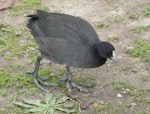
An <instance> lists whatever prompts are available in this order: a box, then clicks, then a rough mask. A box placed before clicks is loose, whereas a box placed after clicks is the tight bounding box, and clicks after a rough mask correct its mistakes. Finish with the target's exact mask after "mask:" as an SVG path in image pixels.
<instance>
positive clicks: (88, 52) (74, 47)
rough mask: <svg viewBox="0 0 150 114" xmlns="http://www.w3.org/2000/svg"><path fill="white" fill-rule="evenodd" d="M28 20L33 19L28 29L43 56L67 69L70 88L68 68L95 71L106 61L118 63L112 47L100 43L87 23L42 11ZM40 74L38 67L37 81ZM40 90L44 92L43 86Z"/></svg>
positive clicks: (69, 81)
mask: <svg viewBox="0 0 150 114" xmlns="http://www.w3.org/2000/svg"><path fill="white" fill-rule="evenodd" d="M28 17H30V19H29V23H28V25H27V27H28V28H29V29H30V30H31V33H32V35H33V36H34V38H35V39H36V42H37V43H38V45H39V51H40V53H41V55H42V56H44V57H46V58H47V59H49V60H51V61H53V62H55V63H59V64H64V65H66V66H67V68H66V70H67V78H66V80H67V82H68V83H69V84H70V85H71V86H73V85H72V84H71V83H72V80H71V79H70V80H69V79H68V78H70V77H71V76H70V70H69V66H72V67H78V68H95V67H99V66H101V65H103V64H104V63H105V62H106V60H107V58H110V59H113V60H114V61H116V59H115V48H114V47H113V45H112V44H110V43H108V42H103V41H100V39H99V38H98V35H97V34H96V32H95V30H94V29H93V27H92V26H91V25H90V24H89V23H88V22H87V21H85V20H83V19H81V18H79V17H74V16H71V15H66V14H59V13H47V12H44V11H41V10H37V14H35V15H29V16H28ZM42 56H40V57H42ZM40 57H38V58H40ZM41 59H42V58H40V59H37V61H40V60H41ZM36 67H37V65H36ZM38 67H39V66H38ZM35 72H36V73H35ZM37 72H38V69H37V70H36V68H35V71H34V73H33V76H34V75H35V74H36V75H37V76H34V77H36V78H38V73H37ZM37 82H38V81H37ZM39 82H40V81H39ZM35 83H36V82H35ZM79 85H80V84H77V86H79ZM81 85H82V84H81ZM38 86H39V85H38ZM40 88H41V89H44V88H43V87H41V86H40ZM77 88H78V87H77ZM68 89H70V88H69V87H68ZM70 91H71V90H70Z"/></svg>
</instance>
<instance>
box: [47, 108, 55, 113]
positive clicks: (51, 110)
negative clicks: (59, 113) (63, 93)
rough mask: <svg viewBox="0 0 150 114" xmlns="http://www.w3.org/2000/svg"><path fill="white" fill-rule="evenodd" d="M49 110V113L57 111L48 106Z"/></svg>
mask: <svg viewBox="0 0 150 114" xmlns="http://www.w3.org/2000/svg"><path fill="white" fill-rule="evenodd" d="M47 111H48V113H49V114H54V112H55V110H54V109H53V108H51V107H50V108H48V109H47Z"/></svg>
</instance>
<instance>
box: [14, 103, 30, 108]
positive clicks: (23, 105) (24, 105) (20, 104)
mask: <svg viewBox="0 0 150 114" xmlns="http://www.w3.org/2000/svg"><path fill="white" fill-rule="evenodd" d="M14 104H15V105H18V106H21V107H24V108H32V107H33V106H32V105H28V104H25V103H21V102H14Z"/></svg>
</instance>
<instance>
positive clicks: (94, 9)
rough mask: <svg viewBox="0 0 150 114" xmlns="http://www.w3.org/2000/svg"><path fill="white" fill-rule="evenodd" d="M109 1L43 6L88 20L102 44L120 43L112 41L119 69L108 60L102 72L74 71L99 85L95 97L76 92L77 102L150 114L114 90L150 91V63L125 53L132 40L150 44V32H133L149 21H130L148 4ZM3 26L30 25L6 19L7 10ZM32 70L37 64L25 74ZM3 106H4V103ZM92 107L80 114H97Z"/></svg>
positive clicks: (54, 1)
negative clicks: (124, 86)
mask: <svg viewBox="0 0 150 114" xmlns="http://www.w3.org/2000/svg"><path fill="white" fill-rule="evenodd" d="M108 1H109V0H64V1H62V0H49V1H48V0H44V4H45V5H46V6H48V8H49V11H50V12H59V13H65V14H71V15H74V16H79V17H82V18H83V19H85V20H87V21H88V22H89V23H91V24H92V25H93V27H94V28H95V29H96V31H97V34H98V35H99V37H100V39H101V40H106V41H108V40H110V39H109V38H110V37H114V36H115V37H119V38H118V39H117V40H110V42H111V43H112V44H113V45H114V47H115V49H116V53H117V58H118V61H119V63H118V65H116V64H114V63H113V62H112V61H110V60H108V61H107V63H106V64H105V65H103V66H101V67H99V68H94V69H74V70H75V73H77V74H79V75H80V76H81V75H82V76H86V74H87V72H88V73H90V74H92V76H93V77H94V79H93V80H92V82H94V83H96V86H95V87H93V89H92V90H93V92H92V93H88V94H87V93H81V92H78V91H77V92H76V93H75V94H76V96H77V97H78V99H80V101H87V102H94V101H98V102H101V101H102V102H103V103H104V104H106V103H110V102H111V103H112V105H114V106H115V105H117V103H118V102H124V103H127V104H129V105H130V104H131V105H132V104H133V103H135V105H134V106H129V107H126V108H122V109H121V110H119V111H118V112H117V114H137V112H140V111H144V113H139V114H148V113H150V104H147V103H145V102H136V101H134V100H133V98H132V96H129V95H126V94H123V93H122V91H120V90H115V89H114V88H113V84H112V83H113V82H126V83H130V84H132V85H134V86H135V87H136V88H138V89H143V88H144V89H150V77H149V76H150V67H149V66H150V63H148V62H145V61H144V60H143V59H142V58H138V57H132V56H131V55H130V54H128V53H126V49H127V48H128V47H130V46H133V40H134V39H135V38H137V37H140V38H141V39H145V40H149V41H150V32H143V33H142V34H136V33H134V32H132V31H130V29H131V28H132V27H133V26H139V25H149V24H150V18H148V17H138V19H127V17H128V15H129V14H130V13H138V12H142V11H143V7H144V8H145V7H146V5H147V4H148V3H149V0H113V2H110V3H109V2H108ZM110 1H111V0H110ZM140 5H142V7H138V6H140ZM118 16H119V17H121V18H123V19H124V21H123V22H118V23H117V22H114V18H115V17H118ZM100 22H105V23H108V26H107V27H102V28H97V27H96V26H97V24H98V23H100ZM1 23H6V25H11V26H15V27H18V26H22V27H24V26H25V25H26V23H27V22H26V19H25V17H24V16H9V15H7V10H4V11H1V12H0V24H1ZM35 56H36V55H35ZM25 59H26V58H16V60H15V61H13V62H12V63H17V62H19V63H22V64H23V63H24V61H26V60H25ZM0 63H1V65H2V66H5V67H8V66H9V65H10V64H12V63H10V62H8V61H5V60H4V59H3V58H2V57H1V60H0ZM47 65H48V64H47ZM51 67H54V69H57V67H59V66H58V65H55V64H51ZM60 67H63V66H60ZM33 68H34V64H32V65H31V66H27V67H26V68H24V69H23V72H26V70H27V69H33ZM10 70H11V69H10ZM12 72H14V71H12ZM143 75H147V76H148V78H149V80H148V81H146V82H143V81H142V80H141V77H142V76H143ZM9 91H11V90H9ZM50 91H52V92H53V93H57V92H58V91H62V89H61V88H50ZM10 94H12V95H13V94H14V93H11V92H10ZM44 94H45V93H44V92H41V93H40V95H44ZM118 94H121V95H122V97H118V96H117V95H118ZM36 96H37V95H34V97H36ZM149 96H150V92H147V94H146V95H145V97H146V98H149ZM5 101H7V98H5V99H0V102H5ZM4 104H5V106H7V105H10V104H9V103H8V102H5V103H4ZM4 104H3V105H4ZM0 106H2V104H1V103H0ZM91 107H92V106H90V107H88V108H86V109H84V110H83V109H82V110H81V114H95V111H94V109H93V108H91ZM109 111H110V109H109V108H107V109H106V110H105V112H104V113H105V114H109ZM97 114H98V113H97Z"/></svg>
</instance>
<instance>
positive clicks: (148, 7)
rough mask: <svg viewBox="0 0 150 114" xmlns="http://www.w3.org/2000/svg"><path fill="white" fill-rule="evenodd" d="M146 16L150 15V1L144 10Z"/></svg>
mask: <svg viewBox="0 0 150 114" xmlns="http://www.w3.org/2000/svg"><path fill="white" fill-rule="evenodd" d="M144 16H146V17H149V16H150V3H149V4H148V5H147V7H146V9H145V10H144Z"/></svg>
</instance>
